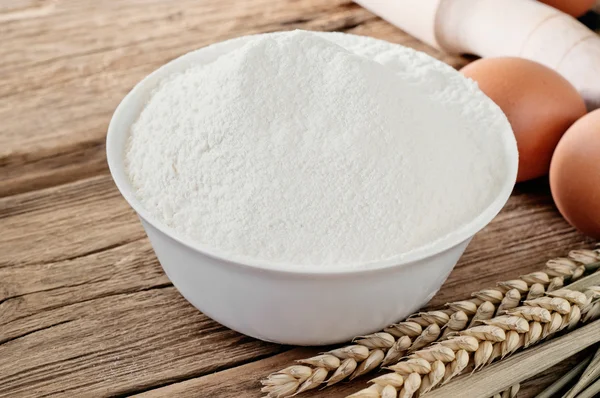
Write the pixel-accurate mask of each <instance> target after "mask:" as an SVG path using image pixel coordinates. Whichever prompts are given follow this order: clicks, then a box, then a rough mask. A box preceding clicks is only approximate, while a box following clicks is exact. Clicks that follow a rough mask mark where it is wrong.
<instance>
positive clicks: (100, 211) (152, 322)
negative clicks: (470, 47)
mask: <svg viewBox="0 0 600 398" xmlns="http://www.w3.org/2000/svg"><path fill="white" fill-rule="evenodd" d="M295 28H302V29H312V30H326V31H333V30H336V31H344V32H349V33H356V34H361V35H369V36H374V37H377V38H382V39H386V40H389V41H392V42H395V43H402V44H404V45H407V46H411V47H415V48H417V49H420V50H423V51H425V52H427V53H429V54H431V55H433V56H434V57H437V58H439V59H442V60H444V61H445V62H447V63H449V64H451V65H453V66H455V67H460V66H462V65H464V64H466V63H467V62H468V59H466V58H461V57H453V56H449V55H445V54H442V53H440V52H437V51H435V50H434V49H432V48H429V47H427V46H425V45H423V44H422V43H420V42H418V41H417V40H415V39H413V38H411V37H409V36H408V35H406V34H405V33H403V32H402V31H400V30H399V29H397V28H394V27H393V26H391V25H389V24H387V23H386V22H384V21H382V20H381V19H379V18H377V17H375V16H374V15H372V14H370V13H369V12H367V11H365V10H364V9H362V8H360V7H359V6H357V5H355V4H353V3H351V2H349V1H347V0H327V1H325V0H296V1H274V0H254V1H224V0H203V1H198V0H177V1H159V0H119V1H117V0H115V1H94V0H2V1H0V60H1V61H0V178H1V184H0V196H1V198H0V223H1V224H0V396H7V397H8V396H10V397H21V396H23V397H24V396H38V397H41V396H47V395H56V396H73V397H75V396H76V397H85V396H127V395H136V394H141V395H142V396H145V397H159V396H168V397H173V396H186V397H204V396H214V397H258V396H260V394H259V392H258V389H259V386H258V383H257V379H258V378H260V377H261V376H264V375H266V374H267V373H269V372H270V371H273V370H276V369H278V368H280V367H282V366H284V365H286V364H288V363H290V361H292V360H294V359H297V358H300V357H301V356H303V355H305V354H307V353H308V352H316V351H317V350H316V349H312V350H311V349H306V348H293V347H287V346H281V345H276V344H269V343H264V342H261V341H258V340H254V339H252V338H249V337H245V336H243V335H240V334H238V333H236V332H233V331H231V330H228V329H227V328H225V327H222V326H220V325H219V324H217V323H216V322H214V321H212V320H211V319H209V318H207V317H206V316H204V315H203V314H202V313H200V312H199V311H197V310H196V309H195V308H193V307H192V306H191V305H190V304H188V303H187V302H186V301H185V300H184V299H183V298H182V297H181V296H180V295H179V293H178V292H177V290H176V289H175V288H174V287H173V286H172V285H171V283H169V280H168V279H167V277H166V276H165V275H164V274H163V272H162V270H161V268H160V265H159V263H158V262H157V260H156V258H155V256H154V254H153V252H152V249H151V247H150V245H149V243H148V240H147V239H146V238H145V236H144V232H143V230H142V227H141V226H140V224H139V222H138V220H137V218H136V216H135V214H134V213H133V211H132V210H131V209H130V208H129V207H128V205H127V204H126V203H125V201H124V200H123V199H122V198H121V196H120V195H119V193H118V192H117V189H116V188H115V186H114V185H113V183H112V181H111V178H110V176H109V173H108V169H107V165H106V161H105V154H104V139H105V133H106V128H107V125H108V122H109V119H110V117H111V113H112V112H113V110H114V109H115V107H116V105H117V104H118V102H119V101H120V100H121V98H122V97H123V96H124V95H125V94H126V93H127V92H128V90H130V89H131V88H132V86H133V85H134V84H135V83H136V82H137V81H139V80H140V79H141V78H143V77H144V76H145V75H146V74H148V73H149V72H151V71H152V70H153V69H155V68H157V67H158V66H160V65H161V64H163V63H165V62H167V61H169V60H171V59H173V58H174V57H176V56H178V55H181V54H183V53H185V52H187V51H190V50H193V49H196V48H198V47H202V46H204V45H207V44H210V43H213V42H216V41H220V40H224V39H227V38H231V37H234V36H239V35H244V34H248V33H256V32H269V31H277V30H287V29H295ZM548 192H549V191H548V186H547V184H546V182H545V181H538V182H534V183H530V184H524V185H521V186H519V187H518V188H517V189H516V190H515V192H514V194H513V196H512V197H511V199H510V201H509V202H508V204H507V205H506V208H505V209H504V210H503V212H502V213H501V214H500V215H499V216H498V217H497V218H496V219H495V220H494V222H492V223H491V224H490V225H489V226H488V227H487V228H486V229H485V230H484V231H482V232H481V233H479V234H478V235H477V236H476V238H475V239H474V240H473V243H472V244H471V245H470V246H469V249H468V250H467V253H466V254H465V255H464V257H463V258H462V260H461V262H460V264H459V265H458V266H457V267H456V269H455V270H454V272H453V273H452V275H451V276H450V278H449V280H448V281H447V282H446V284H445V285H444V287H443V289H442V290H441V291H440V293H439V294H438V295H437V296H436V297H435V298H434V299H433V301H432V302H431V304H430V306H440V305H443V304H444V303H445V302H447V301H449V300H456V299H461V298H464V297H466V296H467V295H468V293H469V292H471V291H474V290H476V289H479V288H482V287H484V286H487V285H491V284H493V283H494V282H495V281H497V280H500V279H506V278H512V277H516V276H518V275H521V274H524V273H527V272H530V271H533V270H536V269H538V268H541V267H542V265H543V263H544V262H545V260H546V259H548V258H550V257H552V256H557V255H562V254H564V253H565V252H566V251H568V250H569V249H574V248H582V247H589V246H591V244H592V242H591V241H590V240H587V239H586V238H585V237H583V236H581V235H580V234H579V233H577V232H576V231H575V230H573V228H571V227H570V226H569V225H568V224H567V223H566V222H565V221H563V219H562V218H561V217H560V215H559V214H558V213H557V211H556V210H555V208H554V206H553V204H552V200H551V198H550V195H549V193H548ZM564 366H565V365H563V368H564ZM559 370H560V369H559ZM554 371H556V369H554ZM555 377H556V376H555V374H552V372H547V373H546V376H544V377H540V378H538V379H536V380H535V381H532V382H529V383H527V384H526V386H525V392H524V393H523V395H522V396H523V397H528V396H531V395H532V394H533V393H534V392H535V391H537V390H539V389H540V388H541V387H542V386H544V385H545V384H548V382H549V381H551V380H552V379H553V378H555ZM360 386H362V381H359V382H353V383H348V384H343V385H340V386H339V387H338V388H334V389H331V390H330V391H322V392H318V393H315V394H313V395H312V396H320V397H341V396H344V394H345V393H348V392H349V391H352V390H355V389H357V388H358V387H360Z"/></svg>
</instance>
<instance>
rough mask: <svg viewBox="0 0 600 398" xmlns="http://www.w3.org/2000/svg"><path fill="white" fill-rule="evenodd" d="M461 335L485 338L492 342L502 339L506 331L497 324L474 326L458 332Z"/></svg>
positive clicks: (478, 338) (479, 338)
mask: <svg viewBox="0 0 600 398" xmlns="http://www.w3.org/2000/svg"><path fill="white" fill-rule="evenodd" d="M460 334H461V335H462V336H472V337H474V338H476V339H477V340H487V341H491V342H493V343H495V342H498V341H504V340H505V339H506V333H504V329H502V328H500V327H498V326H491V325H485V326H475V327H472V328H469V329H467V330H464V331H462V332H460Z"/></svg>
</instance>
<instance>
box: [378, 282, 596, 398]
mask: <svg viewBox="0 0 600 398" xmlns="http://www.w3.org/2000/svg"><path fill="white" fill-rule="evenodd" d="M596 291H597V290H596V287H595V286H593V287H591V288H590V289H588V290H587V291H586V297H590V296H592V295H594V294H595V292H596ZM564 293H565V292H562V293H561V295H562V296H564V297H570V298H571V299H572V301H569V300H568V299H566V298H562V297H545V298H543V299H539V298H538V299H534V300H531V303H524V305H522V306H520V307H517V308H516V309H513V310H512V312H513V315H502V316H499V317H496V318H493V319H491V320H489V321H487V323H489V324H492V325H488V326H476V327H473V328H469V329H467V330H465V331H462V332H460V334H461V335H460V336H452V337H450V338H449V339H448V340H443V341H441V342H439V343H438V345H440V346H444V347H445V348H450V349H452V350H454V351H455V355H454V356H455V358H454V359H453V360H452V361H451V362H448V363H447V365H445V366H444V372H443V375H442V374H441V371H440V369H441V366H443V365H444V362H443V361H442V360H441V357H439V356H438V357H437V358H436V357H434V356H432V355H430V354H429V353H430V352H431V350H432V347H428V348H426V349H423V350H420V351H417V352H415V353H414V354H413V356H412V357H411V358H409V359H407V360H403V361H401V362H400V363H398V364H396V365H393V366H390V367H389V369H390V370H393V371H394V372H397V373H399V374H400V375H409V374H410V375H411V376H412V375H418V376H419V377H420V378H421V383H422V384H421V385H422V387H421V388H420V390H419V391H420V395H424V394H425V393H426V392H428V391H430V390H431V389H432V388H434V387H435V385H437V384H439V382H440V380H443V382H442V383H447V382H448V381H450V380H452V379H453V378H454V377H455V376H456V375H458V374H460V373H461V372H462V371H463V370H465V368H466V367H467V365H468V363H469V361H470V355H471V354H470V352H474V354H473V358H472V360H473V365H474V371H475V370H478V369H480V368H482V367H484V366H486V364H488V363H490V362H492V361H493V360H494V359H496V358H497V357H500V358H504V357H506V356H508V355H510V354H512V353H513V352H515V351H516V350H518V349H519V348H523V347H526V346H529V345H531V344H534V343H536V342H538V341H540V340H541V339H542V338H545V337H549V336H551V335H553V334H555V333H557V332H558V331H560V330H561V328H563V327H564V326H563V325H568V324H569V322H570V319H569V321H567V322H565V318H566V317H568V318H570V317H571V316H572V314H577V310H575V312H573V308H578V309H579V308H580V307H579V306H578V305H577V303H578V302H579V303H581V297H580V296H578V295H573V294H564ZM556 299H559V300H556ZM553 300H554V301H553ZM597 303H600V300H598V301H597V302H596V301H594V302H593V304H592V303H590V304H588V305H587V306H586V308H584V310H583V311H582V312H583V313H584V314H585V315H588V313H587V312H586V311H591V310H592V309H594V308H595V307H594V306H595V304H597ZM567 306H568V307H567ZM543 307H547V308H543ZM548 308H549V309H548ZM567 308H568V313H565V312H566V309H567ZM544 311H545V312H546V313H548V316H546V314H545V313H544ZM598 315H600V314H598ZM575 317H576V315H575ZM514 318H520V319H521V320H522V321H523V322H524V323H522V322H516V321H515V319H514ZM534 318H535V319H534ZM528 321H530V322H528ZM524 325H526V326H524ZM517 330H519V331H517ZM503 334H504V336H503ZM502 337H503V338H502ZM465 338H467V339H472V340H471V343H473V345H471V344H467V345H468V346H469V350H467V349H464V346H465V345H464V339H465ZM459 339H463V340H459ZM458 341H461V344H459V343H458ZM434 347H435V346H434ZM422 352H425V353H427V354H423V355H422ZM450 357H451V355H450V354H449V353H446V352H445V356H444V358H445V359H450ZM434 365H435V369H434ZM412 377H413V378H414V377H415V376H412ZM378 379H379V380H384V378H382V377H380V378H378ZM434 381H435V382H436V383H434ZM405 383H406V381H405ZM395 388H398V386H397V385H396V386H395ZM402 391H405V394H404V397H412V396H413V395H412V394H414V391H412V390H410V389H408V388H406V386H404V387H403V389H402ZM411 391H412V393H411ZM517 392H518V386H513V387H512V388H511V389H510V390H507V392H506V391H505V392H503V393H502V395H501V396H502V397H505V396H506V397H510V396H514V395H515V394H516V393H517Z"/></svg>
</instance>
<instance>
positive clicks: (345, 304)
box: [106, 38, 517, 345]
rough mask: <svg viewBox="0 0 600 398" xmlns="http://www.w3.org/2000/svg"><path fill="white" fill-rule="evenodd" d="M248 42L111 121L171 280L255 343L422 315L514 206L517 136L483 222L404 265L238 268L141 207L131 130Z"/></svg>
mask: <svg viewBox="0 0 600 398" xmlns="http://www.w3.org/2000/svg"><path fill="white" fill-rule="evenodd" d="M245 40H246V38H240V39H234V40H230V41H227V42H223V43H219V44H217V45H213V46H210V47H205V48H202V49H200V50H197V51H194V52H191V53H188V54H186V55H184V56H182V57H180V58H178V59H176V60H174V61H172V62H169V63H168V64H166V65H164V66H163V67H161V68H159V69H158V70H156V71H155V72H153V73H152V74H150V75H149V76H148V77H146V78H145V79H144V80H142V81H141V82H140V83H139V84H138V85H136V86H135V87H134V89H133V90H132V91H131V92H130V93H129V94H128V95H127V96H126V97H125V98H124V99H123V101H122V102H121V104H120V105H119V106H118V108H117V110H116V111H115V113H114V115H113V118H112V120H111V122H110V126H109V129H108V136H107V143H106V146H107V148H106V149H107V157H108V163H109V167H110V171H111V174H112V176H113V178H114V180H115V183H116V185H117V187H118V188H119V190H120V191H121V193H122V195H123V196H124V197H125V199H126V200H127V201H128V202H129V204H130V205H131V206H132V207H133V209H135V211H136V212H137V213H138V215H139V217H140V219H141V222H142V225H143V226H144V228H145V230H146V233H147V234H148V237H149V239H150V242H151V243H152V246H153V248H154V251H155V252H156V255H157V257H158V259H159V261H160V263H161V265H162V267H163V268H164V270H165V272H166V274H167V275H168V277H169V279H170V280H171V281H172V282H173V284H174V285H175V287H176V288H177V289H178V290H179V291H180V292H181V294H182V295H183V296H184V297H185V298H186V299H187V300H188V301H189V302H190V303H192V304H193V305H194V306H195V307H196V308H198V309H199V310H201V311H202V312H204V313H205V314H206V315H208V316H209V317H211V318H213V319H214V320H216V321H217V322H219V323H221V324H223V325H225V326H227V327H229V328H231V329H233V330H236V331H238V332H241V333H244V334H246V335H248V336H252V337H256V338H258V339H261V340H267V341H273V342H278V343H284V344H296V345H321V344H331V343H338V342H343V341H347V340H350V339H351V338H353V337H354V336H357V335H361V334H366V333H370V332H374V331H377V330H380V329H382V328H383V327H385V326H386V325H389V324H390V323H393V322H396V321H398V320H400V319H402V318H403V317H406V316H407V315H409V314H410V313H412V312H414V311H416V310H418V309H419V308H420V307H422V306H423V305H424V304H425V303H427V301H429V300H430V299H431V298H432V297H433V295H434V294H435V293H436V292H437V291H438V289H439V288H440V287H441V285H442V284H443V283H444V281H445V280H446V278H447V277H448V275H449V274H450V272H451V271H452V268H453V267H454V265H455V264H456V263H457V261H458V259H459V258H460V256H461V255H462V253H463V252H464V250H465V248H466V247H467V245H468V243H469V241H470V240H471V238H472V237H473V235H474V234H475V233H476V232H477V231H479V230H480V229H481V228H483V227H484V226H485V225H486V224H487V223H489V222H490V221H491V220H492V218H493V217H494V216H495V215H496V214H497V213H498V212H499V211H500V209H501V208H502V206H504V204H505V203H506V201H507V199H508V197H509V195H510V193H511V191H512V188H513V185H514V183H515V179H516V173H517V150H516V145H515V143H514V139H512V136H511V138H508V137H507V139H506V140H505V141H506V145H505V148H503V149H502V151H504V153H503V155H504V156H506V157H507V159H508V160H509V163H510V167H509V169H508V170H507V173H506V180H505V182H504V184H503V187H502V189H501V192H500V194H499V195H498V197H497V198H496V199H495V200H494V201H493V203H492V204H491V205H490V206H489V207H488V208H487V209H486V210H485V211H484V212H483V213H482V214H480V216H479V217H477V218H476V219H475V220H473V221H472V222H471V223H470V224H469V225H468V226H467V227H466V228H462V229H461V230H460V231H457V233H455V234H452V236H449V237H448V238H447V239H443V240H441V241H438V242H436V243H435V244H434V245H430V246H428V247H426V248H424V249H423V250H417V251H415V252H414V253H412V254H411V255H409V256H406V257H404V258H402V260H399V261H394V260H387V261H382V262H380V263H377V264H373V265H371V266H370V267H369V268H368V269H359V270H348V271H324V270H319V269H315V270H313V271H295V270H286V269H277V268H276V267H273V266H272V265H269V264H261V263H257V262H252V261H245V262H244V261H240V260H239V259H236V258H235V257H232V256H228V255H227V254H224V253H220V252H219V251H217V250H215V249H214V248H209V247H203V246H202V245H200V244H198V243H197V242H194V241H191V240H190V239H188V238H186V237H185V236H181V235H180V234H179V233H177V232H176V231H175V230H173V229H172V228H170V227H169V226H166V225H164V224H163V223H161V222H160V221H158V220H156V219H153V218H152V217H151V216H150V215H149V213H148V212H147V211H146V210H145V209H144V208H143V207H142V205H141V204H140V202H139V201H138V200H137V199H136V196H135V194H134V191H133V189H132V187H131V185H130V181H129V179H128V177H127V175H126V171H125V168H124V154H125V147H126V143H127V138H128V135H129V131H130V127H131V125H132V124H133V123H134V122H135V121H136V119H137V117H138V116H139V114H140V112H141V110H142V108H143V107H144V105H145V103H146V101H147V100H148V98H149V95H150V94H151V92H152V90H153V88H154V87H155V86H156V85H157V83H158V82H159V81H160V80H161V79H163V78H164V77H165V76H167V75H169V74H171V73H173V72H176V71H182V70H184V69H186V68H187V67H189V66H190V65H192V64H197V63H202V62H207V61H210V60H213V59H215V58H216V57H217V56H219V55H220V54H222V53H225V52H228V51H231V49H233V48H236V47H238V46H240V45H242V44H243V43H244V42H245ZM386 45H387V44H386ZM388 46H389V45H388ZM498 112H500V111H499V110H498Z"/></svg>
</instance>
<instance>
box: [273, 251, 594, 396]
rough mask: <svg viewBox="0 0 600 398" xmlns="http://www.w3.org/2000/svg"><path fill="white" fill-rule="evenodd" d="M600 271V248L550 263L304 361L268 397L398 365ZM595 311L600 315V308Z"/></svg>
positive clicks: (277, 379) (277, 378) (278, 377)
mask: <svg viewBox="0 0 600 398" xmlns="http://www.w3.org/2000/svg"><path fill="white" fill-rule="evenodd" d="M598 268H600V249H596V250H573V251H571V252H570V253H569V254H568V257H565V258H555V259H552V260H549V261H548V262H547V263H546V268H545V269H544V270H543V271H538V272H533V273H531V274H527V275H523V276H521V277H520V278H519V279H515V280H510V281H504V282H500V283H498V285H497V286H496V287H493V288H488V289H483V290H480V291H478V292H475V293H473V294H472V298H471V299H469V300H465V301H458V302H454V303H448V304H447V308H446V309H443V310H438V311H428V312H420V313H417V314H413V315H411V316H409V317H408V319H407V320H406V321H404V322H400V323H396V324H393V325H390V326H389V327H387V328H385V329H384V330H383V331H382V332H378V333H373V334H370V335H367V336H360V337H357V338H356V339H354V341H353V344H351V345H348V346H345V347H342V348H338V349H335V350H332V351H329V352H327V353H324V354H322V355H319V356H317V357H313V358H307V359H303V360H300V361H298V362H299V363H300V364H302V365H296V366H295V367H289V368H286V369H282V370H280V371H278V372H274V373H272V374H270V375H269V376H267V378H265V379H264V380H262V381H261V383H262V384H263V389H262V391H263V392H265V393H267V397H268V398H284V397H288V396H291V395H294V394H298V393H300V392H303V391H307V390H310V389H314V388H317V387H319V383H316V381H319V380H320V379H321V378H323V380H320V381H321V383H325V384H326V385H325V387H329V386H332V385H334V384H336V383H339V382H340V381H342V380H346V379H354V378H356V377H358V376H361V375H363V374H366V373H368V372H370V371H372V370H374V369H376V368H378V367H382V366H388V365H391V364H394V363H396V362H398V361H399V360H400V359H401V358H402V357H404V356H405V355H407V354H411V353H413V352H415V351H417V350H419V349H421V348H424V347H427V346H429V345H431V344H432V343H434V342H436V341H439V340H441V339H445V338H448V337H449V336H452V334H453V333H456V332H460V331H462V330H464V329H466V328H467V327H469V326H475V325H477V324H481V323H482V322H484V321H486V320H489V319H491V318H492V317H493V316H495V315H500V314H501V313H503V312H504V311H506V310H509V309H512V308H515V307H517V306H518V304H519V303H520V302H521V301H522V300H524V299H531V300H532V299H535V298H538V297H541V296H543V295H544V294H545V293H546V292H548V291H552V290H556V289H558V288H560V287H562V286H563V285H564V281H565V280H576V279H578V278H581V277H582V276H583V275H584V274H585V273H586V272H589V271H593V270H595V269H598ZM517 299H518V301H517ZM596 311H600V307H599V308H596ZM323 361H326V363H325V362H323ZM299 366H301V368H299ZM290 368H294V369H302V371H301V375H300V376H298V377H296V376H291V375H290V374H289V370H287V369H290ZM296 371H298V370H296ZM315 373H316V377H313V376H314V374H315ZM282 375H285V376H282ZM287 376H291V377H287Z"/></svg>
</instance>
